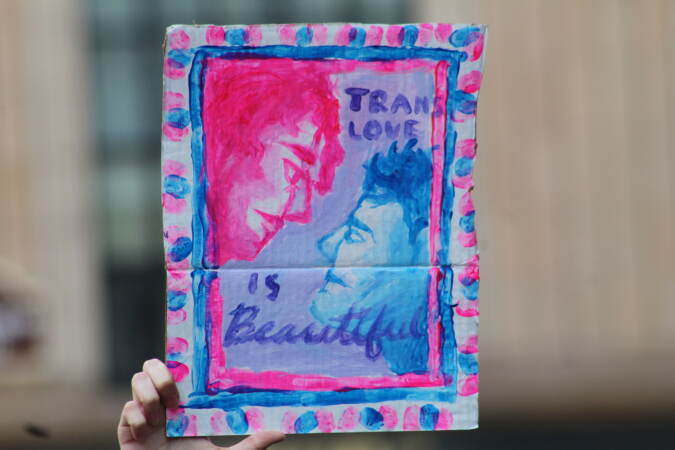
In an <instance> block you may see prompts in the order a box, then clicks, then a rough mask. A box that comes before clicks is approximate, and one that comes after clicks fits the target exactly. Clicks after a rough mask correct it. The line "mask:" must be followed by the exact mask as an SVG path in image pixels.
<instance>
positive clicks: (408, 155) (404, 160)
mask: <svg viewBox="0 0 675 450" xmlns="http://www.w3.org/2000/svg"><path fill="white" fill-rule="evenodd" d="M415 145H417V139H410V140H409V141H408V142H407V143H406V144H405V147H404V148H403V150H401V151H397V147H398V143H397V141H394V142H392V144H391V146H390V147H389V150H388V151H387V152H386V153H376V154H375V155H373V157H372V158H370V160H369V161H368V162H367V163H366V164H365V166H364V167H365V169H366V176H365V179H364V181H363V195H362V197H361V200H365V199H367V200H369V201H370V202H373V203H376V204H378V205H384V204H387V203H391V202H397V203H399V204H400V205H401V208H403V220H404V222H405V224H406V225H407V226H408V231H409V235H408V238H409V241H410V243H411V244H414V243H415V241H416V240H417V235H418V234H419V232H420V231H422V230H423V229H424V228H426V227H428V226H429V201H430V196H431V173H432V166H431V160H430V159H429V157H428V156H427V155H426V153H425V152H424V151H423V150H421V149H416V150H415V149H414V147H415Z"/></svg>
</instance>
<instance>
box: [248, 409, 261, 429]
mask: <svg viewBox="0 0 675 450" xmlns="http://www.w3.org/2000/svg"><path fill="white" fill-rule="evenodd" d="M246 421H247V422H248V426H249V427H250V428H251V429H252V430H253V431H262V430H263V429H265V417H264V415H263V412H262V410H261V409H260V408H249V409H248V410H246Z"/></svg>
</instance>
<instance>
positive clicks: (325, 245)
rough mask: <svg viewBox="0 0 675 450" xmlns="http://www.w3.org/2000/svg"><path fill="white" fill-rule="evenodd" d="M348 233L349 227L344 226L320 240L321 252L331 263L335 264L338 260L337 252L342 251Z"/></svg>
mask: <svg viewBox="0 0 675 450" xmlns="http://www.w3.org/2000/svg"><path fill="white" fill-rule="evenodd" d="M346 232H347V226H346V225H342V226H341V227H340V228H338V229H337V230H335V231H333V232H332V233H329V234H327V235H325V236H324V237H322V238H321V239H319V242H318V247H319V251H320V252H321V254H322V255H323V256H325V257H326V258H327V259H328V260H329V261H330V262H335V260H336V259H337V252H338V250H339V249H340V244H341V243H342V241H343V240H344V236H345V233H346Z"/></svg>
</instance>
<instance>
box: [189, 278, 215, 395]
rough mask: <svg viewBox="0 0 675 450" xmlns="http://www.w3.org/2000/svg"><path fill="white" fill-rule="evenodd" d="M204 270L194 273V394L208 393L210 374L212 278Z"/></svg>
mask: <svg viewBox="0 0 675 450" xmlns="http://www.w3.org/2000/svg"><path fill="white" fill-rule="evenodd" d="M209 274H213V272H206V271H204V270H194V271H193V272H192V297H193V299H194V309H193V316H194V319H193V322H192V339H193V341H194V353H193V361H192V391H193V393H204V392H206V383H207V381H208V373H209V363H208V360H209V354H208V346H207V344H206V334H205V329H206V326H205V325H206V302H207V294H208V288H209V286H208V284H209V283H208V280H209V278H213V277H211V276H210V275H209Z"/></svg>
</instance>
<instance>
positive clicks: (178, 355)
mask: <svg viewBox="0 0 675 450" xmlns="http://www.w3.org/2000/svg"><path fill="white" fill-rule="evenodd" d="M166 359H167V363H166V366H167V367H169V368H171V362H172V361H181V362H182V361H183V360H184V359H185V354H184V353H182V352H169V353H167V354H166Z"/></svg>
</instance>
